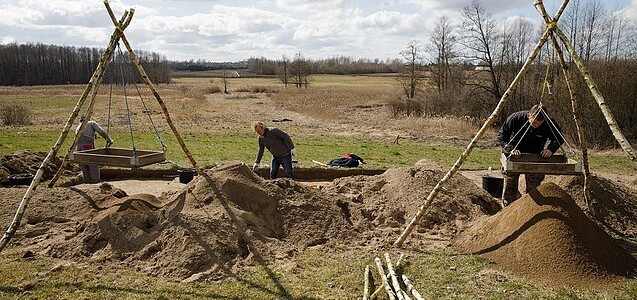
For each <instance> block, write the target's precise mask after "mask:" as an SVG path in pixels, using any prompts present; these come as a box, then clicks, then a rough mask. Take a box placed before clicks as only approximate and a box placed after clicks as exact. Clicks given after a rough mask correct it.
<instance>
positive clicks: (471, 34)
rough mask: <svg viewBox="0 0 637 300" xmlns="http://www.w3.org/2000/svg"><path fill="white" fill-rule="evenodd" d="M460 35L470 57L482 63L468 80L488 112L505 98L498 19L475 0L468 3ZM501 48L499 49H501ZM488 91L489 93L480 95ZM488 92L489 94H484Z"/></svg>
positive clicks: (481, 105)
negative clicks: (503, 94)
mask: <svg viewBox="0 0 637 300" xmlns="http://www.w3.org/2000/svg"><path fill="white" fill-rule="evenodd" d="M462 16H463V22H462V32H463V37H462V39H461V43H462V45H463V46H464V47H465V48H466V50H467V58H468V59H469V61H471V62H473V63H474V64H477V65H478V66H481V70H480V72H475V73H474V74H472V78H470V80H469V81H468V84H469V85H470V86H471V87H472V89H473V91H474V92H473V93H472V97H473V98H474V100H476V102H479V103H477V104H478V105H479V106H480V107H478V108H477V109H481V110H483V111H485V112H487V111H491V107H493V106H494V105H495V103H497V100H498V99H500V98H502V89H501V87H500V86H501V79H502V78H501V73H500V69H499V68H498V67H499V64H501V63H502V60H500V61H499V62H498V60H497V56H496V54H499V53H500V52H499V51H498V47H500V49H501V50H502V47H501V46H502V44H498V39H499V37H500V36H499V34H498V32H499V31H498V23H497V22H496V20H495V19H493V18H492V17H491V14H489V13H488V12H487V11H486V9H485V8H484V7H483V5H482V2H481V1H480V0H473V1H472V2H471V4H470V5H468V6H465V8H464V10H463V12H462ZM501 50H500V51H501ZM482 93H486V95H482V97H481V95H480V94H482ZM484 96H486V97H484Z"/></svg>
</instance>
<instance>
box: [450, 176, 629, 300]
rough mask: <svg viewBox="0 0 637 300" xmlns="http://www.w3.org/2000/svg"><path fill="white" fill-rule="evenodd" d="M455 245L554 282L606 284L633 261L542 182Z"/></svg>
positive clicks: (557, 191)
mask: <svg viewBox="0 0 637 300" xmlns="http://www.w3.org/2000/svg"><path fill="white" fill-rule="evenodd" d="M455 246H457V247H458V248H460V249H462V250H463V251H466V252H468V253H475V254H481V255H483V256H485V257H486V258H488V259H489V260H491V261H494V262H495V263H497V265H498V266H499V267H500V268H502V269H506V270H509V271H512V272H514V273H516V274H519V275H522V276H524V277H527V278H529V279H531V280H534V281H537V282H540V283H543V284H546V285H552V286H558V285H559V286H563V285H572V286H578V287H590V286H591V285H595V286H599V287H604V286H605V285H606V284H608V283H609V282H611V281H613V280H616V279H619V278H621V277H623V276H628V275H630V274H632V272H633V271H634V269H633V267H634V265H635V260H634V259H633V258H632V257H631V256H630V254H628V253H627V252H626V251H625V250H624V249H623V248H621V247H619V246H618V245H617V243H616V242H615V240H613V238H611V237H610V236H609V235H608V234H607V233H606V232H605V231H604V230H602V229H601V228H600V227H599V226H597V225H596V224H595V223H594V222H592V221H591V220H590V219H589V218H588V217H587V216H586V215H585V214H584V213H583V212H582V210H581V209H580V207H579V206H577V204H576V203H575V201H574V200H573V199H572V198H571V197H570V196H569V195H568V194H567V193H566V192H564V190H562V189H561V188H560V187H559V186H557V185H556V184H554V183H550V182H549V183H544V184H542V185H541V186H540V187H539V188H538V189H537V190H536V191H534V192H532V193H530V194H527V195H525V196H523V197H522V198H520V199H518V200H517V201H515V202H514V203H513V204H512V205H510V206H508V207H506V208H505V209H503V210H502V211H501V212H500V213H498V214H497V215H495V216H492V217H489V218H487V219H485V220H482V221H481V222H479V223H478V224H476V225H475V226H473V227H471V228H470V229H469V230H467V231H466V232H464V233H463V234H461V235H460V236H459V238H458V239H457V240H456V242H455Z"/></svg>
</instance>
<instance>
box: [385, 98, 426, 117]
mask: <svg viewBox="0 0 637 300" xmlns="http://www.w3.org/2000/svg"><path fill="white" fill-rule="evenodd" d="M388 104H389V109H390V111H391V114H392V117H394V118H396V117H398V115H404V116H407V117H411V116H414V117H420V116H422V115H423V114H424V112H425V105H424V102H423V101H422V100H419V99H416V100H414V99H403V98H398V99H393V100H389V102H388Z"/></svg>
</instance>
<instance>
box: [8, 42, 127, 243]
mask: <svg viewBox="0 0 637 300" xmlns="http://www.w3.org/2000/svg"><path fill="white" fill-rule="evenodd" d="M117 40H118V35H117V30H116V31H115V32H113V34H112V35H111V40H110V42H109V46H108V47H107V48H106V49H107V50H106V51H104V53H103V54H102V58H101V59H100V62H99V63H98V65H97V68H96V69H95V72H93V76H91V79H90V81H89V83H88V84H87V86H86V88H85V89H84V92H83V93H82V96H80V99H79V100H78V101H77V104H76V105H75V108H73V112H72V113H71V116H69V118H68V119H67V121H66V124H65V125H64V128H63V129H62V133H61V134H60V136H59V137H58V139H57V141H56V142H55V144H54V145H53V147H52V148H51V150H49V153H48V154H47V156H46V158H44V161H43V162H42V164H40V167H39V168H38V170H37V172H36V173H35V176H34V178H33V181H31V184H30V185H29V188H28V189H27V191H26V192H25V194H24V196H23V197H22V201H20V205H19V206H18V209H17V211H16V213H15V216H14V217H13V221H12V222H11V225H10V226H9V228H8V229H7V230H6V231H5V233H4V234H3V235H2V239H0V252H2V250H3V249H4V247H6V245H7V244H8V243H9V240H10V239H11V237H12V236H13V234H15V232H16V230H17V229H18V227H19V226H20V221H21V220H22V217H23V215H24V212H25V211H26V208H27V206H28V204H29V201H30V200H31V197H33V193H34V192H35V190H36V189H37V185H38V184H39V183H40V181H41V180H42V175H43V174H44V169H45V167H46V165H47V164H49V162H50V161H51V160H52V159H53V158H54V157H55V156H56V155H57V153H58V151H59V150H60V147H62V144H63V143H64V140H65V139H66V137H67V135H68V133H69V130H70V128H71V125H73V122H74V121H75V118H76V117H77V116H78V114H79V112H80V108H81V107H82V105H83V104H84V102H85V101H86V98H87V97H88V94H89V92H91V90H94V89H96V86H97V85H99V83H100V82H101V80H102V76H103V74H104V71H105V70H106V65H107V64H108V61H109V60H110V58H111V55H112V54H113V51H112V49H114V45H116V44H117ZM87 120H88V118H87V119H85V120H84V121H85V122H83V123H82V124H83V125H84V126H86V122H88V121H87Z"/></svg>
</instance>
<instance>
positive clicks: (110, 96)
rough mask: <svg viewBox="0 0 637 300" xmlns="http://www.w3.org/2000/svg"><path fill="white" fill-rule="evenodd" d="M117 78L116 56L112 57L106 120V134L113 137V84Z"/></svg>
mask: <svg viewBox="0 0 637 300" xmlns="http://www.w3.org/2000/svg"><path fill="white" fill-rule="evenodd" d="M115 78H117V73H115V55H113V56H112V57H111V85H110V88H109V92H108V118H107V120H106V133H107V134H108V135H109V136H110V135H111V107H112V105H113V82H114V81H115Z"/></svg>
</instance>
